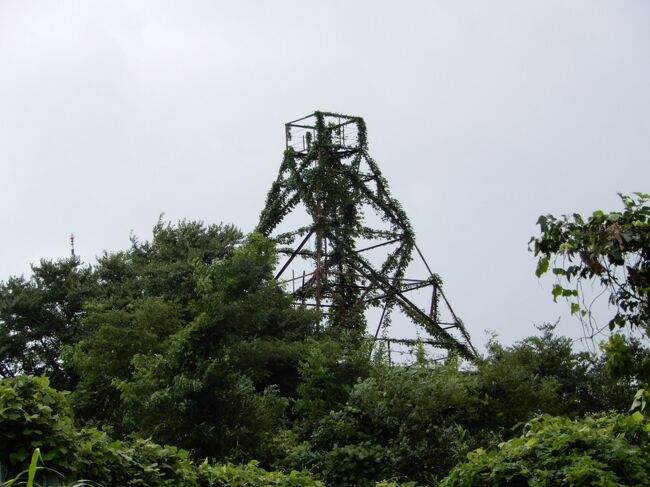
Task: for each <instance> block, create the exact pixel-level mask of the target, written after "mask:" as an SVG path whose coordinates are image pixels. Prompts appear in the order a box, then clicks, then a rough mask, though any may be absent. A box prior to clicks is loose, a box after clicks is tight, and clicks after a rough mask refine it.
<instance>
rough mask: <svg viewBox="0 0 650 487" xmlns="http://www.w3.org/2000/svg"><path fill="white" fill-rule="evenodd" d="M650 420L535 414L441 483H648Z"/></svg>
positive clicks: (446, 486)
mask: <svg viewBox="0 0 650 487" xmlns="http://www.w3.org/2000/svg"><path fill="white" fill-rule="evenodd" d="M649 478H650V421H648V419H647V418H646V417H644V416H643V415H642V414H641V413H639V412H636V413H634V414H632V415H622V414H621V415H619V414H609V415H593V416H586V417H585V418H583V419H579V420H569V419H568V418H564V417H552V416H546V415H542V416H538V417H536V418H535V419H533V420H531V421H530V422H529V423H527V424H526V426H525V428H524V433H523V434H522V435H521V436H520V437H518V438H514V439H512V440H510V441H507V442H505V443H501V444H500V445H499V447H498V449H495V450H491V451H485V450H483V449H481V448H479V449H478V450H475V451H474V452H472V453H470V454H469V455H468V461H466V462H464V463H461V464H459V465H457V466H456V467H455V468H454V469H453V470H452V471H451V473H450V474H449V476H448V477H447V478H446V479H445V480H443V482H442V483H441V484H440V487H465V486H467V487H480V486H492V485H522V486H523V485H532V486H545V485H560V484H567V485H573V486H603V487H605V486H606V487H610V486H611V487H613V486H618V485H647V482H648V479H649Z"/></svg>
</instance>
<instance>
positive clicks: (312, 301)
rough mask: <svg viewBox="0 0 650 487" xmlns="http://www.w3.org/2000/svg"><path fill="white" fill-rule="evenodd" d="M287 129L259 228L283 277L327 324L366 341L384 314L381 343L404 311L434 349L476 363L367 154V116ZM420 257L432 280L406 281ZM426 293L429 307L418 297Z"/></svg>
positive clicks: (322, 116) (309, 120) (318, 117)
mask: <svg viewBox="0 0 650 487" xmlns="http://www.w3.org/2000/svg"><path fill="white" fill-rule="evenodd" d="M285 130H286V150H285V153H284V158H283V161H282V165H281V166H280V172H279V175H278V178H277V179H276V181H275V182H274V183H273V186H272V187H271V190H270V191H269V194H268V196H267V200H266V206H265V208H264V210H263V211H262V214H261V216H260V221H259V224H258V226H257V231H259V232H261V233H263V234H264V235H267V236H269V237H270V238H272V239H273V240H275V241H276V242H277V243H278V250H279V252H280V253H281V254H282V255H285V257H286V258H285V259H284V261H283V262H281V263H280V267H279V269H278V272H277V275H276V279H278V280H281V281H282V282H284V283H286V284H287V285H289V286H290V289H291V292H292V293H293V296H294V298H295V299H296V301H297V302H298V303H300V304H303V305H305V306H313V307H315V308H317V309H319V310H321V311H323V313H324V315H325V316H326V317H327V325H326V326H330V327H336V328H340V329H351V330H355V331H357V332H358V333H359V334H364V333H365V332H366V328H367V319H366V316H367V314H368V310H369V309H372V308H376V309H377V310H378V311H377V315H378V316H379V318H378V324H377V327H376V329H374V335H375V338H376V339H377V338H379V333H380V330H381V329H382V328H383V327H385V326H386V325H387V324H388V323H390V319H391V313H392V312H393V310H399V311H401V314H402V315H404V316H405V317H407V318H408V319H409V320H410V321H412V322H413V323H415V324H417V325H419V326H420V327H422V328H423V329H424V330H425V331H426V333H427V334H428V335H429V336H430V337H429V338H427V339H426V340H425V342H426V343H428V344H430V345H433V346H435V347H437V348H442V349H446V350H449V351H454V352H456V353H458V354H460V355H461V356H463V357H465V358H469V359H471V358H473V357H475V356H476V352H475V350H474V348H473V346H472V344H471V342H470V339H469V335H468V334H467V331H466V330H465V327H464V326H463V323H462V322H461V320H460V319H459V318H458V317H457V316H456V315H455V313H454V312H453V310H452V309H451V307H450V306H449V303H448V301H447V299H446V298H445V296H444V294H443V292H442V285H441V280H440V278H439V277H438V276H437V275H436V274H434V273H433V272H431V269H430V268H429V266H428V264H427V263H426V261H425V260H424V257H423V255H422V253H421V252H420V250H419V249H418V247H417V245H416V243H415V235H414V233H413V229H412V228H411V224H410V223H409V219H408V217H407V216H406V213H405V212H404V210H403V209H402V207H401V205H400V204H399V202H398V201H397V200H396V199H395V198H393V197H392V196H391V195H390V192H389V190H388V184H387V182H386V180H385V179H384V177H383V176H382V174H381V171H380V170H379V168H378V167H377V165H376V164H375V162H374V161H373V160H372V158H371V157H370V156H369V154H368V144H367V134H366V126H365V123H364V121H363V119H362V118H361V117H353V116H347V115H340V114H336V113H328V112H315V113H313V114H311V115H308V116H306V117H303V118H301V119H298V120H295V121H293V122H289V123H287V124H286V125H285ZM300 213H302V214H303V218H302V220H300V218H299V217H298V214H300ZM283 226H284V227H287V226H288V228H282V227H283ZM414 254H416V255H417V256H418V257H419V259H421V261H422V263H423V264H424V266H425V268H426V269H427V272H428V276H426V277H425V278H421V279H415V278H409V277H407V275H406V273H407V269H408V267H409V263H410V262H411V260H412V257H413V255H414ZM423 291H426V292H427V294H428V296H429V298H428V299H427V303H426V307H423V306H421V305H419V304H417V303H416V302H414V300H413V299H411V296H412V295H413V294H414V293H415V292H418V293H420V294H421V293H422V292H423ZM443 316H444V317H443ZM391 340H392V341H398V342H400V341H401V342H409V341H410V340H399V339H394V338H393V339H391Z"/></svg>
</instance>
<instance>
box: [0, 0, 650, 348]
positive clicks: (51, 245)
mask: <svg viewBox="0 0 650 487" xmlns="http://www.w3.org/2000/svg"><path fill="white" fill-rule="evenodd" d="M649 87H650V2H648V1H645V0H638V1H631V0H630V1H625V0H612V1H597V0H585V1H566V0H561V1H560V0H558V1H552V0H544V1H523V0H513V1H498V0H494V1H490V2H486V1H457V0H454V1H437V0H425V1H403V2H397V1H379V0H372V1H350V0H348V1H329V2H315V1H305V0H302V1H283V0H276V1H239V2H225V1H205V2H203V1H191V0H183V1H180V0H177V1H174V2H171V1H116V0H112V1H107V2H99V1H77V2H62V1H59V2H53V1H18V0H16V1H9V0H0V196H1V198H2V206H1V207H0V228H1V229H2V239H0V280H4V279H6V278H7V277H8V276H9V275H11V274H21V273H25V272H28V271H29V263H31V262H37V261H38V259H39V258H41V257H46V258H56V257H63V256H67V255H68V254H69V240H68V238H69V234H70V233H71V232H74V234H75V236H76V239H77V251H78V253H79V254H80V255H81V256H82V257H83V258H84V259H85V260H86V261H89V262H92V261H93V260H94V257H95V256H96V255H99V254H100V253H101V251H102V250H104V249H108V250H118V249H122V248H125V247H127V246H128V244H129V241H128V238H129V234H130V232H131V231H133V232H134V233H135V234H136V235H138V236H139V237H141V238H148V237H150V235H151V228H152V226H153V225H154V224H155V222H156V220H157V218H158V215H159V214H160V213H162V212H164V213H165V215H166V218H167V219H170V220H172V221H175V220H178V219H181V218H188V219H200V220H203V221H205V222H206V223H218V222H221V221H223V222H232V223H235V224H236V225H238V226H240V227H241V228H242V229H243V230H245V231H250V230H252V229H253V227H254V225H255V223H256V221H257V218H258V216H259V212H260V210H261V208H262V206H263V203H264V199H265V196H266V192H267V190H268V188H269V186H270V184H271V182H272V181H273V179H274V178H275V176H276V174H277V170H278V167H279V164H280V161H281V157H282V151H283V148H284V131H283V130H284V127H283V124H284V123H285V122H287V121H289V120H293V119H295V118H298V117H300V116H302V115H306V114H308V113H311V112H313V111H314V110H326V111H337V112H343V113H349V114H353V115H360V116H363V117H364V118H365V119H366V123H367V126H368V134H369V145H370V153H371V155H372V156H373V157H374V159H375V160H376V161H377V163H378V164H379V166H380V167H381V169H382V171H383V172H384V175H385V176H386V178H387V179H388V181H389V183H390V185H391V189H392V193H393V195H394V196H395V197H396V198H397V199H399V200H400V201H401V202H402V204H403V206H404V208H405V210H406V211H407V213H408V214H409V216H410V218H411V221H412V223H413V226H414V228H415V231H416V234H417V238H418V243H419V246H420V248H421V249H422V250H423V252H424V253H425V254H426V256H427V258H428V260H429V262H430V264H431V265H432V267H433V268H434V271H436V272H438V273H439V274H440V275H441V276H442V278H443V280H444V282H445V285H446V293H447V295H448V297H449V298H450V300H451V302H452V304H453V305H454V307H455V309H456V311H457V312H458V314H459V315H460V316H462V317H463V319H464V321H465V323H466V325H467V326H468V328H469V330H470V332H471V333H472V336H473V338H474V341H475V342H476V343H478V344H480V343H483V342H484V333H483V331H484V330H485V329H491V330H495V331H496V332H497V333H498V334H499V336H500V337H501V339H502V340H503V341H504V342H506V343H511V342H513V341H514V340H517V339H520V338H522V337H525V336H528V335H530V334H531V333H533V332H534V329H533V324H535V323H543V322H545V321H555V319H557V317H558V316H560V315H563V316H564V317H563V319H562V325H561V330H562V331H563V332H565V333H570V334H572V335H576V336H577V335H578V334H579V333H578V331H579V329H578V328H579V325H578V324H576V323H575V322H574V321H572V320H571V318H569V317H567V316H566V313H565V307H564V305H562V304H553V302H552V299H551V297H550V287H551V282H550V281H544V280H543V281H538V280H537V279H536V278H535V276H534V267H535V260H534V258H533V256H532V255H531V254H530V253H529V252H528V251H527V241H528V239H529V237H530V236H531V235H532V234H533V233H535V232H536V230H537V229H536V226H535V221H536V220H537V217H538V216H539V215H540V214H542V213H549V212H550V213H568V212H574V211H580V212H591V211H592V210H594V209H598V208H602V209H605V210H613V209H616V208H618V207H619V204H618V199H617V196H616V193H617V192H632V191H646V192H648V191H650V187H649V184H648V183H649V182H650V177H649V176H650V88H649Z"/></svg>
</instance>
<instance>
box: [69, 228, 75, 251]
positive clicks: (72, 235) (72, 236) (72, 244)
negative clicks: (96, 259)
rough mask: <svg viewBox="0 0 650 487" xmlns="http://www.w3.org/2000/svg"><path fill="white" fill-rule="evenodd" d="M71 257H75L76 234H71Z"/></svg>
mask: <svg viewBox="0 0 650 487" xmlns="http://www.w3.org/2000/svg"><path fill="white" fill-rule="evenodd" d="M70 255H71V256H72V257H74V256H75V253H74V233H71V234H70Z"/></svg>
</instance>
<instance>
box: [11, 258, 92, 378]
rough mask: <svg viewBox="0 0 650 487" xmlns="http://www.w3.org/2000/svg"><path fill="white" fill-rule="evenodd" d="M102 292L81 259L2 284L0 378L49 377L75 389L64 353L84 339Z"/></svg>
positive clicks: (50, 264)
mask: <svg viewBox="0 0 650 487" xmlns="http://www.w3.org/2000/svg"><path fill="white" fill-rule="evenodd" d="M96 293H97V282H96V280H95V276H94V275H93V271H92V269H91V267H90V266H85V265H83V264H82V263H81V261H80V260H79V259H78V258H76V257H72V258H69V259H61V260H57V261H47V260H41V261H40V263H39V265H33V266H32V276H31V277H30V278H29V279H26V278H25V277H22V276H20V277H11V278H9V279H8V280H7V281H6V282H2V283H0V375H1V376H2V377H12V376H15V375H18V374H33V375H41V374H47V375H48V376H49V377H50V380H51V383H52V385H53V386H55V387H56V388H59V389H66V388H67V389H69V388H71V387H72V386H73V385H74V383H75V381H76V378H75V375H74V373H73V372H72V371H70V370H68V369H67V368H66V367H65V366H64V364H63V361H62V357H61V352H62V349H63V348H64V347H65V346H66V345H69V344H72V343H75V342H76V341H77V340H79V338H80V327H81V320H82V319H83V317H84V316H85V314H86V313H85V311H84V303H86V302H87V301H89V300H90V299H92V298H94V297H95V295H96Z"/></svg>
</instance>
